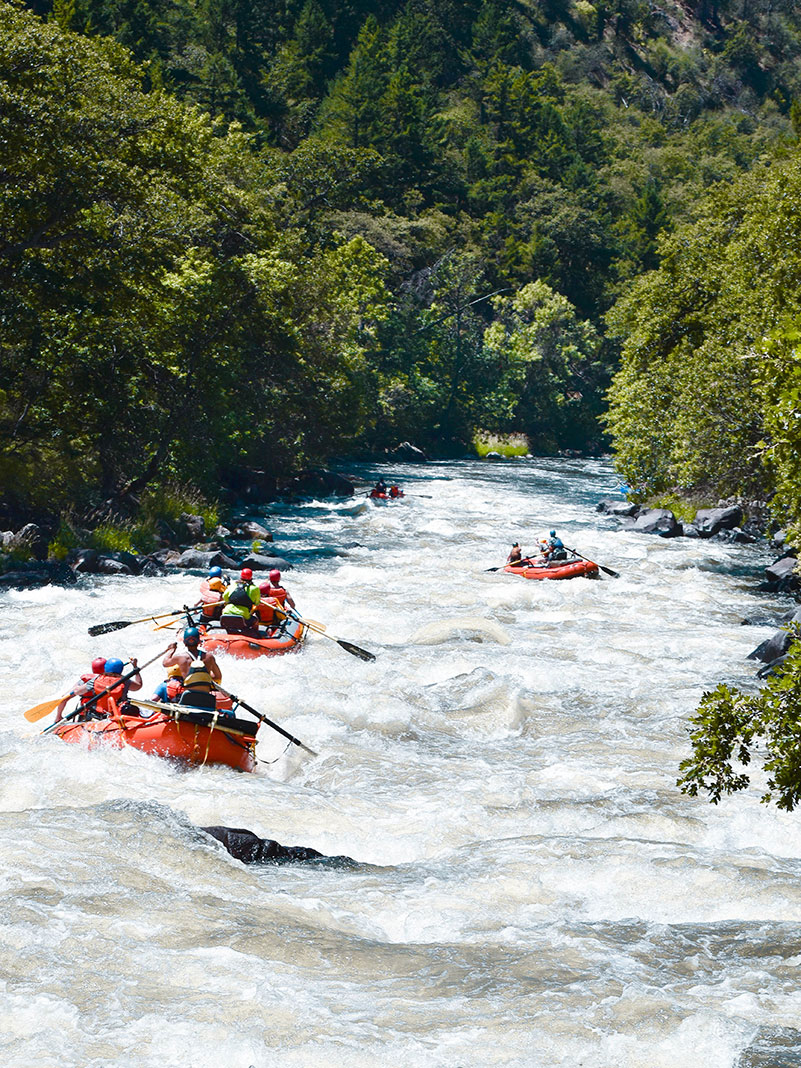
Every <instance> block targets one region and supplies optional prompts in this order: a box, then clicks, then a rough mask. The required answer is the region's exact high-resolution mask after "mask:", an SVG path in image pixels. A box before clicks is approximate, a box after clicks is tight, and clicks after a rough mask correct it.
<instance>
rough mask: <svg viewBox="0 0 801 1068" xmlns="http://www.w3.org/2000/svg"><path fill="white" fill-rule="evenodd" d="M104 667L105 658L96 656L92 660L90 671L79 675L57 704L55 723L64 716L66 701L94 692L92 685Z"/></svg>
mask: <svg viewBox="0 0 801 1068" xmlns="http://www.w3.org/2000/svg"><path fill="white" fill-rule="evenodd" d="M105 666H106V658H105V657H104V656H96V657H95V658H94V660H93V661H92V667H91V670H90V671H87V672H85V673H84V674H83V675H81V677H80V678H79V679H78V681H77V682H76V683H75V685H74V686H73V687H72V689H71V690H70V692H69V694H68V695H67V696H66V697H65V698H64V700H63V701H60V702H59V704H58V705H56V723H59V722H60V721H61V718H62V716H63V715H64V708H65V706H66V704H67V701H69V700H70V699H71V698H73V697H87V696H88V695H89V694H91V693H93V692H94V691H93V689H92V683H93V682H94V680H95V679H96V678H97V676H98V675H102V674H103V670H104V668H105Z"/></svg>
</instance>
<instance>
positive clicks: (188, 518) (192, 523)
mask: <svg viewBox="0 0 801 1068" xmlns="http://www.w3.org/2000/svg"><path fill="white" fill-rule="evenodd" d="M179 518H180V520H181V524H182V526H183V527H184V529H185V531H186V536H187V538H188V539H189V541H203V539H204V537H205V536H206V524H205V522H204V520H203V516H202V515H191V514H190V513H189V512H181V515H180V517H179Z"/></svg>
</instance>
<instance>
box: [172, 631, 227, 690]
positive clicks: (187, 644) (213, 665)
mask: <svg viewBox="0 0 801 1068" xmlns="http://www.w3.org/2000/svg"><path fill="white" fill-rule="evenodd" d="M183 643H184V648H185V649H186V652H185V653H179V652H178V651H177V650H178V645H177V643H176V642H173V643H172V645H171V646H170V648H169V650H168V652H167V655H166V656H165V657H164V659H163V660H162V661H161V663H162V667H165V668H171V667H178V668H180V669H181V678H182V679H185V678H186V676H187V675H188V674H189V668H190V665H191V664H192V661H194V660H202V661H203V663H204V664H205V665H206V667H207V669H208V672H209V674H210V675H211V677H212V678H213V679H214V680H215V681H216V682H219V681H220V680H221V679H222V672H221V671H220V668H219V665H218V664H217V661H216V660H215V659H214V657H213V656H212V654H211V653H207V652H206V651H205V650H204V649H201V648H200V631H199V630H198V629H197V627H187V628H186V630H185V631H184V634H183Z"/></svg>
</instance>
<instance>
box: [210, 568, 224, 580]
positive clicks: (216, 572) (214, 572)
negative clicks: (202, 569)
mask: <svg viewBox="0 0 801 1068" xmlns="http://www.w3.org/2000/svg"><path fill="white" fill-rule="evenodd" d="M209 578H222V568H221V567H212V568H210V569H209Z"/></svg>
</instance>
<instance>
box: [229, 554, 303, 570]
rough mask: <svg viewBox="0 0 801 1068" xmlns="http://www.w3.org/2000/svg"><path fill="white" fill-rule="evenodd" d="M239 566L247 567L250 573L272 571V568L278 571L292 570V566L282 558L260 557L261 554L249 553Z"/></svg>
mask: <svg viewBox="0 0 801 1068" xmlns="http://www.w3.org/2000/svg"><path fill="white" fill-rule="evenodd" d="M240 566H241V567H249V568H250V569H251V571H272V569H273V568H274V567H277V568H278V570H279V571H291V570H292V564H290V562H289V561H288V560H285V559H284V557H283V556H262V555H261V553H249V554H248V555H247V556H246V557H245V559H244V560H243V561H242V563H241V565H240Z"/></svg>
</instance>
